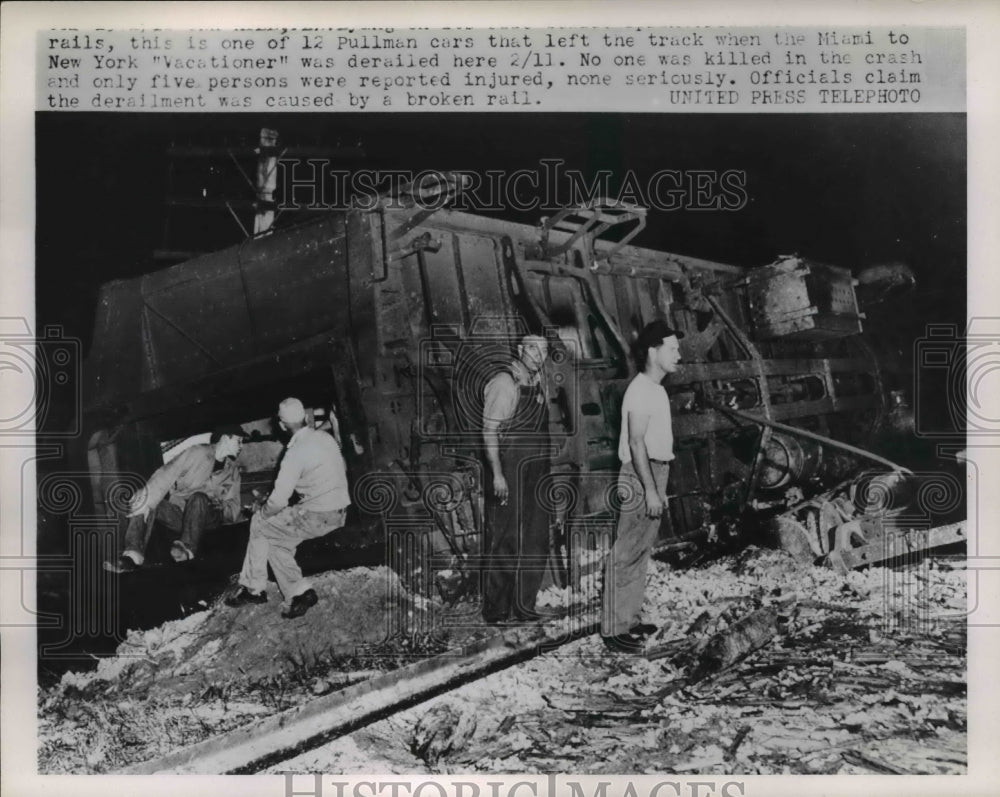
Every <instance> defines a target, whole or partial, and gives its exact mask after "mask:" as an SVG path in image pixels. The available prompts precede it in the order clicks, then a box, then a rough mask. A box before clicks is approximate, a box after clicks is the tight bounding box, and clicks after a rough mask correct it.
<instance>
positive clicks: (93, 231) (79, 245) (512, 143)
mask: <svg viewBox="0 0 1000 797" xmlns="http://www.w3.org/2000/svg"><path fill="white" fill-rule="evenodd" d="M965 122H966V120H965V116H964V115H962V114H897V115H875V114H853V115H774V116H767V115H739V116H728V115H670V114H663V115H653V114H649V115H618V114H558V115H557V114H544V115H543V114H531V115H480V114H475V115H461V116H458V115H432V114H426V115H425V114H420V115H416V114H409V115H407V114H395V115H391V116H390V115H380V114H370V115H362V114H357V115H268V116H263V115H251V114H229V115H197V114H190V115H184V114H179V115H161V114H156V115H152V114H150V115H144V114H76V113H74V114H70V113H65V114H51V113H49V114H38V115H37V116H36V141H37V175H38V192H37V211H38V220H37V262H36V267H37V271H36V276H37V281H36V286H37V305H38V307H37V309H38V321H39V325H40V326H41V325H42V324H46V323H50V324H51V323H61V324H63V325H64V326H65V328H66V331H67V333H68V334H72V335H78V336H80V337H82V338H83V339H84V340H85V341H88V340H89V337H90V326H91V324H92V320H93V311H94V302H95V300H96V296H97V289H98V286H99V285H100V284H101V283H102V282H104V281H106V280H109V279H113V278H117V277H127V276H134V275H137V274H141V273H144V272H146V271H150V270H154V269H156V268H161V267H163V265H164V264H163V263H158V262H156V261H154V260H153V257H152V252H153V250H154V249H157V248H160V247H163V246H164V243H165V239H164V222H165V218H166V216H167V211H166V209H165V205H164V198H165V196H166V195H167V194H168V186H167V184H166V180H165V174H166V166H167V158H166V149H167V147H168V146H169V145H170V144H171V143H177V144H195V143H196V144H200V145H205V146H211V145H215V146H219V145H223V144H238V143H247V144H252V143H254V142H255V140H256V137H257V133H258V131H259V129H260V128H261V127H262V126H267V127H271V128H274V129H276V130H278V131H279V132H280V133H281V136H282V144H284V145H309V146H335V145H338V144H343V145H360V147H361V148H362V149H363V151H364V153H365V157H364V158H363V160H361V161H355V162H354V163H353V164H351V163H347V164H345V166H350V165H358V166H362V167H365V168H405V169H412V170H414V171H417V170H421V169H438V170H447V169H471V170H480V171H485V170H487V169H517V168H527V169H531V170H539V169H540V167H539V161H540V160H541V159H542V158H562V159H563V160H565V161H566V166H567V168H576V169H579V170H581V171H582V172H583V173H584V174H585V175H586V174H592V173H593V172H594V171H596V170H599V169H609V170H611V171H612V172H614V173H615V174H616V175H623V174H624V173H625V172H626V171H627V170H630V169H631V170H634V171H635V172H636V174H638V175H640V177H641V176H643V175H648V174H650V173H652V172H653V171H655V170H658V169H678V170H690V169H716V170H725V169H739V170H743V171H745V172H746V175H747V177H746V187H747V193H748V195H749V202H748V204H747V206H746V207H745V208H743V209H742V210H739V211H736V212H722V211H704V210H701V211H698V210H679V211H671V212H667V211H653V212H651V213H650V215H649V218H648V227H647V229H646V230H645V231H644V232H643V233H642V234H641V236H640V237H639V238H637V239H636V240H635V241H634V243H636V244H638V245H642V246H649V247H653V248H658V249H665V250H668V251H673V252H678V253H681V254H687V255H693V256H696V257H702V258H706V259H710V260H718V261H722V262H727V263H734V264H737V265H743V266H753V265H763V264H766V263H769V262H771V261H773V260H774V258H775V257H776V256H777V255H779V254H789V253H792V252H798V253H799V254H802V255H804V256H806V257H810V258H813V259H816V260H821V261H825V262H830V263H834V264H837V265H842V266H846V267H849V268H852V269H858V268H860V267H863V266H866V265H872V264H875V263H880V262H888V261H902V262H905V263H907V264H908V265H910V266H911V267H912V268H913V269H914V271H915V272H916V273H917V276H918V279H919V283H920V290H919V292H918V293H917V295H916V296H914V297H912V298H911V300H910V304H909V305H908V307H909V314H910V315H911V316H912V317H913V319H914V320H915V321H916V320H919V321H920V322H924V321H952V322H955V323H962V321H963V320H964V316H965V285H966V282H965V274H966V244H965V235H966V204H965V202H966V200H965V196H966V124H965ZM193 165H194V167H195V168H196V169H198V170H202V166H204V170H203V171H204V172H205V174H204V180H205V185H206V186H209V187H210V188H211V187H212V186H213V185H214V186H215V187H219V186H221V185H222V184H225V185H226V186H227V187H232V188H233V189H235V190H234V193H235V192H237V191H239V190H240V185H241V183H242V178H240V177H239V176H238V174H237V172H236V171H235V168H234V167H233V166H232V165H231V164H227V163H226V162H225V161H224V160H223V161H219V162H218V164H217V169H218V171H217V172H215V173H212V172H210V171H209V170H208V166H209V165H210V164H209V163H208V162H207V161H206V162H204V164H193ZM199 179H200V175H199ZM213 181H214V183H213ZM243 190H244V196H249V193H247V192H248V190H249V189H247V188H246V187H245V184H244V186H243ZM175 192H176V191H175ZM500 215H507V216H510V217H511V218H514V219H516V220H518V221H524V222H529V223H532V224H534V223H536V222H537V221H538V219H539V216H540V215H542V214H541V213H540V212H538V211H535V212H531V213H527V214H522V215H518V214H511V213H506V214H504V213H501V214H500ZM169 218H170V220H171V237H170V238H169V239H167V240H166V243H168V245H169V246H171V247H173V248H195V247H198V246H204V245H206V244H208V243H211V244H214V245H216V246H222V245H226V244H231V243H236V242H237V241H238V240H240V238H241V237H242V236H241V234H240V232H239V229H238V228H237V226H236V225H235V224H234V223H233V222H232V221H231V220H229V219H228V218H227V214H226V212H225V211H222V212H218V211H211V210H207V211H206V210H199V211H183V212H179V211H176V210H174V211H171V212H170V214H169Z"/></svg>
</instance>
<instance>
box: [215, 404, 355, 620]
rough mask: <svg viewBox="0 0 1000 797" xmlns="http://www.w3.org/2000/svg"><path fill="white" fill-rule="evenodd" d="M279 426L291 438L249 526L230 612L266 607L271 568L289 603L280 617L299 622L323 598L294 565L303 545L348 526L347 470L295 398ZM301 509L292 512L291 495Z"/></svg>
mask: <svg viewBox="0 0 1000 797" xmlns="http://www.w3.org/2000/svg"><path fill="white" fill-rule="evenodd" d="M278 425H279V426H280V427H281V428H282V429H283V430H284V431H285V432H288V433H289V434H291V439H290V440H289V441H288V446H287V447H286V449H285V454H284V456H283V457H282V459H281V466H280V467H279V468H278V476H277V478H276V479H275V481H274V488H273V489H272V490H271V495H270V496H269V497H268V499H267V501H266V502H265V503H264V505H263V506H261V508H260V509H259V510H258V511H257V512H255V513H254V516H253V518H252V519H251V521H250V541H249V542H248V543H247V552H246V556H245V557H244V559H243V570H242V572H240V578H239V584H240V586H239V589H238V590H237V591H236V592H235V593H234V594H232V595H230V596H229V597H227V598H226V601H225V602H226V604H227V605H228V606H243V605H245V604H247V603H266V602H267V591H266V590H267V566H268V565H271V570H273V571H274V577H275V579H276V580H277V582H278V588H279V589H280V590H281V594H282V595H283V596H284V597H285V602H286V603H285V606H284V608H283V609H282V612H281V616H282V617H285V618H293V617H301V616H302V615H303V614H305V613H306V612H307V611H309V608H310V607H311V606H315V605H316V603H317V602H318V600H319V598H318V597H317V595H316V591H315V590H314V589H313V588H312V585H311V584H310V583H309V581H308V580H306V579H305V578H303V577H302V571H301V570H300V569H299V566H298V564H297V563H296V562H295V549H296V548H298V546H299V543H301V542H303V541H304V540H308V539H312V538H313V537H322V536H323V535H324V534H327V533H329V532H331V531H333V530H334V529H339V528H341V527H342V526H343V525H344V516H345V514H346V511H347V507H348V506H349V505H350V503H351V501H350V497H349V495H348V490H347V467H346V466H345V464H344V457H343V455H342V454H341V452H340V446H338V445H337V441H336V440H334V439H333V437H332V436H331V435H329V434H327V433H326V432H324V431H320V430H319V429H313V428H312V427H310V426H308V425H307V424H306V411H305V408H304V407H303V406H302V402H301V401H299V400H298V399H297V398H287V399H285V400H284V401H282V402H281V404H280V405H279V406H278ZM293 492H294V493H297V494H298V496H299V501H298V503H296V504H294V505H293V506H289V504H288V501H289V499H290V498H291V497H292V493H293Z"/></svg>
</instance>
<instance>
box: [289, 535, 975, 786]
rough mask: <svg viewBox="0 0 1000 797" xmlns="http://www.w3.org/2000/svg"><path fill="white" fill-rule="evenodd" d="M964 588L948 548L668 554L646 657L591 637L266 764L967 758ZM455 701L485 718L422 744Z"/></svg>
mask: <svg viewBox="0 0 1000 797" xmlns="http://www.w3.org/2000/svg"><path fill="white" fill-rule="evenodd" d="M964 594H965V572H964V569H962V568H961V567H956V566H955V565H954V564H952V563H949V562H947V561H935V560H924V562H923V563H922V564H921V565H919V566H916V567H911V568H908V569H900V570H887V569H881V568H872V569H870V570H867V571H863V572H852V573H849V574H847V575H846V576H840V575H838V574H836V573H834V572H833V571H831V570H828V569H824V568H816V567H811V566H808V565H802V564H800V563H798V562H796V561H795V560H794V559H792V558H791V557H790V556H789V555H788V554H784V553H782V552H776V551H765V550H759V549H749V550H747V551H745V552H743V553H742V554H740V555H738V556H735V557H730V558H728V559H726V560H724V561H720V562H716V563H714V564H712V565H709V566H707V567H702V568H699V569H692V570H688V571H683V572H675V571H671V570H670V569H669V568H668V567H667V566H666V565H664V564H662V563H655V564H654V566H653V567H652V568H651V573H650V579H649V585H648V588H647V604H646V615H647V619H649V620H651V621H653V622H655V623H657V624H658V625H660V630H659V631H658V632H657V634H656V635H655V636H654V638H653V639H652V640H651V642H650V645H649V648H648V650H649V651H650V657H649V658H644V657H628V656H619V655H615V654H611V653H609V652H608V651H606V650H605V649H604V647H603V645H602V644H601V643H600V640H599V638H597V637H588V638H584V639H580V640H577V641H575V642H571V643H569V644H566V645H564V646H562V647H560V648H558V649H557V650H554V651H551V652H549V653H547V654H545V655H543V656H540V657H538V658H535V659H533V660H531V661H528V662H526V663H524V664H522V665H519V666H517V667H511V668H509V669H507V670H504V671H502V672H499V673H495V674H494V675H491V676H489V677H487V678H484V679H481V680H479V681H476V682H474V683H470V684H468V685H466V686H463V687H461V688H459V689H457V690H454V691H452V692H450V693H449V694H448V695H446V696H443V697H440V698H436V699H434V700H431V701H428V702H426V703H424V704H422V705H420V706H417V707H414V708H412V709H408V710H406V711H404V712H401V713H399V714H396V715H394V716H392V717H390V718H388V719H386V720H384V721H382V722H378V723H375V724H374V725H372V726H369V727H368V728H366V729H364V730H363V731H360V732H358V733H355V734H353V735H352V736H351V737H350V738H345V739H339V740H335V741H334V742H331V743H330V744H329V745H327V746H326V747H325V748H322V749H317V750H313V751H310V752H309V753H306V754H303V755H302V756H300V757H298V758H296V759H293V760H291V761H286V762H284V763H283V764H280V765H277V766H275V767H273V768H272V769H271V770H270V771H271V772H308V771H341V772H360V771H383V772H400V773H402V772H433V773H442V774H461V773H476V772H489V773H505V772H506V773H514V772H566V771H572V772H578V773H587V774H602V773H622V772H641V773H685V774H692V773H703V774H741V775H751V774H836V773H839V774H849V773H858V774H865V773H867V774H874V773H890V772H892V773H896V774H961V773H964V772H966V769H967V751H966V744H967V723H966V684H965V677H966V675H965V625H964V623H965V617H964ZM546 602H547V603H565V601H563V600H561V599H560V596H559V595H558V594H557V595H550V596H548V598H547V600H546ZM692 618H694V620H692ZM748 627H749V628H753V629H755V630H754V631H752V632H750V633H747V629H748ZM719 640H725V641H723V642H720V641H719ZM737 640H740V641H737ZM656 653H659V655H656ZM720 654H722V655H720ZM706 657H707V659H708V660H710V661H712V662H713V666H712V667H708V668H707V671H705V670H706V667H705V662H706ZM699 670H702V671H699ZM441 705H447V707H448V708H447V711H446V712H445V714H443V715H442V714H438V711H439V710H440V709H439V706H441ZM442 716H447V717H468V716H474V717H475V718H476V725H475V732H474V733H473V734H472V735H471V736H470V737H469V738H468V740H467V741H466V742H465V744H464V746H462V745H460V744H458V743H456V741H455V739H454V738H453V737H446V738H447V739H448V742H449V743H448V744H447V749H445V747H443V746H442V747H441V748H440V755H437V756H435V757H425V758H422V759H420V758H416V757H414V756H413V754H412V751H411V743H412V741H413V739H414V733H415V732H416V731H417V730H418V729H421V728H423V729H425V730H426V729H427V728H433V727H439V723H440V721H441V717H442Z"/></svg>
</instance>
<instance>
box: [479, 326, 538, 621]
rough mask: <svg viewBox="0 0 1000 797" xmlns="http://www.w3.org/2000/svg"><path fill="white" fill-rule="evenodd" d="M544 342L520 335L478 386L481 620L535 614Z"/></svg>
mask: <svg viewBox="0 0 1000 797" xmlns="http://www.w3.org/2000/svg"><path fill="white" fill-rule="evenodd" d="M547 356H548V342H547V341H546V340H545V338H543V337H541V336H539V335H526V336H525V337H524V338H522V340H521V343H520V345H519V346H518V349H517V358H516V359H514V360H513V361H512V362H511V364H510V367H509V369H507V370H504V371H501V372H500V373H499V374H497V375H496V376H494V377H493V378H492V379H490V381H489V382H487V383H486V387H485V389H484V391H483V399H484V405H483V444H484V447H485V451H486V462H487V465H488V467H489V473H488V476H490V477H491V479H492V490H491V491H488V493H487V505H486V511H487V543H488V551H489V558H488V562H489V566H488V568H487V571H486V573H485V578H484V583H483V607H482V611H483V619H484V620H485V621H486V622H487V623H491V624H493V623H504V622H508V621H510V620H513V621H515V622H518V621H520V622H530V621H532V620H538V619H541V617H540V613H539V612H538V610H537V609H536V608H535V598H536V597H537V596H538V588H539V587H540V586H541V583H542V575H543V573H544V570H545V562H546V557H547V555H548V545H549V530H548V518H547V516H546V515H545V513H544V512H543V511H542V509H541V508H540V507H539V506H538V502H537V501H536V500H535V498H534V494H533V491H532V490H533V487H534V485H535V484H537V483H538V482H539V481H540V480H541V479H542V478H543V477H544V476H545V474H547V473H548V472H549V469H550V462H549V457H550V451H549V438H548V434H549V432H548V421H549V416H548V403H547V401H546V397H545V389H544V388H545V386H544V382H543V380H542V367H543V365H544V364H545V359H546V357H547Z"/></svg>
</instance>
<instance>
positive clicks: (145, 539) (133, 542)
mask: <svg viewBox="0 0 1000 797" xmlns="http://www.w3.org/2000/svg"><path fill="white" fill-rule="evenodd" d="M157 520H158V521H160V523H162V524H163V525H164V526H166V527H167V528H168V529H170V531H171V532H172V534H173V536H174V539H177V538H180V541H181V542H183V543H184V544H185V545H186V546H187V547H188V548H190V549H191V552H192V553H193V554H197V553H198V544H199V543H200V542H201V535H202V533H203V532H204V531H205V530H206V529H214V528H218V527H219V526H221V525H222V510H221V509H220V508H219V507H218V506H217V505H215V504H213V503H212V502H211V501H210V500H209V498H208V496H207V495H205V493H194V494H193V495H191V497H189V498H188V500H187V502H186V503H185V504H184V509H183V510H182V509H181V508H180V507H178V506H175V505H174V504H172V503H170V502H169V501H160V503H159V504H157V506H156V511H155V512H150V513H149V517H148V518H147V519H145V520H143V518H142V516H141V515H136V516H135V517H133V518H129V522H128V527H127V528H126V529H125V542H124V544H123V546H122V550H123V551H132V552H134V553H137V554H139V556H140V559H141V558H142V557H145V555H146V546H147V545H148V544H149V537H150V535H151V534H152V533H153V524H154V523H156V521H157Z"/></svg>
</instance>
